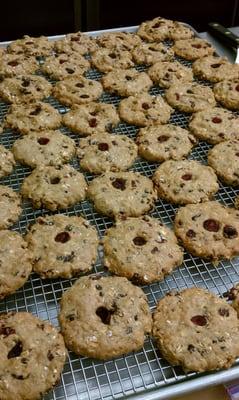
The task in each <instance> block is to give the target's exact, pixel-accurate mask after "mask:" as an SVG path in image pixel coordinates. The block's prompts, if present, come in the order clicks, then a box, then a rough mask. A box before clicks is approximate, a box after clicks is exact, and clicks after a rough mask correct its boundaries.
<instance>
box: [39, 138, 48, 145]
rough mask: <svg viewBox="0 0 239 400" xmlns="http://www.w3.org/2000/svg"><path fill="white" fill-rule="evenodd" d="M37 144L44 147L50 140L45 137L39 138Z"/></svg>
mask: <svg viewBox="0 0 239 400" xmlns="http://www.w3.org/2000/svg"><path fill="white" fill-rule="evenodd" d="M37 142H38V143H39V144H41V145H46V144H47V143H49V142H50V139H48V138H46V137H40V138H39V139H38V140H37Z"/></svg>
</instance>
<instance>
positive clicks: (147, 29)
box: [137, 17, 174, 42]
mask: <svg viewBox="0 0 239 400" xmlns="http://www.w3.org/2000/svg"><path fill="white" fill-rule="evenodd" d="M173 26H174V24H173V21H171V20H170V19H166V18H161V17H156V18H154V19H152V20H150V21H145V22H142V23H141V24H140V26H139V29H138V30H137V34H138V35H139V36H140V37H141V38H142V39H145V40H146V41H147V42H161V41H163V40H165V39H168V38H169V32H170V29H171V28H172V27H173Z"/></svg>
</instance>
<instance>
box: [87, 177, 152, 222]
mask: <svg viewBox="0 0 239 400" xmlns="http://www.w3.org/2000/svg"><path fill="white" fill-rule="evenodd" d="M87 194H88V197H89V199H90V200H91V201H92V202H93V203H94V206H95V209H96V210H97V211H98V212H100V213H102V214H105V215H109V216H111V217H117V216H120V215H123V216H132V217H138V216H140V215H142V214H145V213H147V212H148V211H149V210H150V209H151V208H152V207H153V205H154V202H155V200H156V192H155V190H154V188H153V182H152V181H151V180H150V179H149V178H147V177H146V176H143V175H141V174H140V173H138V172H107V173H105V174H104V175H100V176H99V177H97V178H95V179H93V181H91V182H90V184H89V188H88V192H87Z"/></svg>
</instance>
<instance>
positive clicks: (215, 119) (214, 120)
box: [212, 117, 222, 124]
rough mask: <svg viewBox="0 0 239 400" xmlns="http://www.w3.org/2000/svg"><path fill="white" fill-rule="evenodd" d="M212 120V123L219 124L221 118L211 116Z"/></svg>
mask: <svg viewBox="0 0 239 400" xmlns="http://www.w3.org/2000/svg"><path fill="white" fill-rule="evenodd" d="M212 122H213V123H214V124H220V123H221V122H222V120H221V118H219V117H213V118H212Z"/></svg>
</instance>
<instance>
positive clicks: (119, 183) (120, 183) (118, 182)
mask: <svg viewBox="0 0 239 400" xmlns="http://www.w3.org/2000/svg"><path fill="white" fill-rule="evenodd" d="M125 184H126V180H125V179H122V178H116V179H115V180H114V181H113V182H112V186H114V188H115V189H120V190H125V188H126V187H125Z"/></svg>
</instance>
